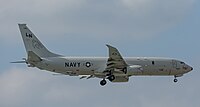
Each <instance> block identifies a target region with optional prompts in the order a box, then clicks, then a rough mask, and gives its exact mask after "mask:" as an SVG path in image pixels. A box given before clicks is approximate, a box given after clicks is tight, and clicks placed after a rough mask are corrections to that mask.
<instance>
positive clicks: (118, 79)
mask: <svg viewBox="0 0 200 107" xmlns="http://www.w3.org/2000/svg"><path fill="white" fill-rule="evenodd" d="M128 80H129V77H127V76H116V77H115V79H114V80H113V81H112V82H128Z"/></svg>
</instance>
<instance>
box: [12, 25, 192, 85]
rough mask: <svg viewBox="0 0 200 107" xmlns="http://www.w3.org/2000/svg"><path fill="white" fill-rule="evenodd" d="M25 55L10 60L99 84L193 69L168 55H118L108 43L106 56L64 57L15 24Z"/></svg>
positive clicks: (177, 74)
mask: <svg viewBox="0 0 200 107" xmlns="http://www.w3.org/2000/svg"><path fill="white" fill-rule="evenodd" d="M19 29H20V32H21V35H22V38H23V41H24V45H25V48H26V52H27V58H26V59H23V61H16V62H13V63H26V64H27V65H28V67H37V68H39V69H41V70H47V71H51V72H55V73H59V74H64V75H69V76H80V79H83V78H86V79H90V78H94V77H97V78H101V79H102V80H101V81H100V85H102V86H104V85H105V84H106V83H107V81H106V80H109V81H111V82H128V80H129V77H131V76H152V75H153V76H174V82H177V81H178V80H177V79H176V78H177V77H180V76H183V74H185V73H188V72H190V71H192V70H193V68H192V67H191V66H189V65H187V64H186V63H184V62H182V61H179V60H176V59H172V58H158V57H154V58H153V57H122V56H121V54H120V53H119V51H118V50H117V49H116V48H115V47H112V46H110V45H106V46H107V47H108V50H109V56H108V57H65V56H63V55H59V54H55V53H52V52H50V51H49V50H48V49H47V48H46V47H45V46H44V45H43V44H42V43H41V42H40V41H39V40H38V39H37V37H36V36H35V35H34V34H33V33H32V32H31V31H30V30H29V28H28V27H27V26H26V24H19Z"/></svg>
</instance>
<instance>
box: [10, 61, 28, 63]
mask: <svg viewBox="0 0 200 107" xmlns="http://www.w3.org/2000/svg"><path fill="white" fill-rule="evenodd" d="M10 63H26V61H15V62H10Z"/></svg>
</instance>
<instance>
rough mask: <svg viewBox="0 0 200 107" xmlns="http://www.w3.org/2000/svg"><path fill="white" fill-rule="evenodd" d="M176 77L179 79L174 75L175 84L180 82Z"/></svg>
mask: <svg viewBox="0 0 200 107" xmlns="http://www.w3.org/2000/svg"><path fill="white" fill-rule="evenodd" d="M176 77H178V76H177V75H174V82H175V83H176V82H178V79H176Z"/></svg>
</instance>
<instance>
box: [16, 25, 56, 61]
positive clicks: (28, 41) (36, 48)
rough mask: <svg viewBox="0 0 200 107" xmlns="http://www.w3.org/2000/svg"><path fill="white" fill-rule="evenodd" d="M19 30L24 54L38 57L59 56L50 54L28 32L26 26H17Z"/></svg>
mask: <svg viewBox="0 0 200 107" xmlns="http://www.w3.org/2000/svg"><path fill="white" fill-rule="evenodd" d="M19 29H20V32H21V35H22V38H23V41H24V45H25V48H26V52H27V54H28V52H33V53H35V54H36V55H38V56H39V57H56V56H60V55H57V54H54V53H52V52H50V51H49V50H48V49H47V48H46V47H45V46H44V45H43V44H42V43H41V42H40V41H39V40H38V38H37V37H36V36H35V35H34V34H33V33H32V32H31V31H30V30H29V28H28V27H27V26H26V24H19Z"/></svg>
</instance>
